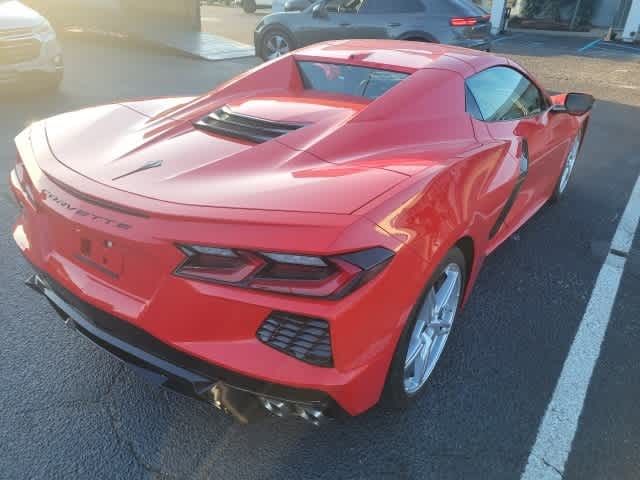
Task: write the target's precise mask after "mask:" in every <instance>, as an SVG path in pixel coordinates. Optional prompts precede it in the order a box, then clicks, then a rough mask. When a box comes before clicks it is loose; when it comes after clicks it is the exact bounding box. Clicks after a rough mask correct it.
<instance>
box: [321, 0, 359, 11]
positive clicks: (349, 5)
mask: <svg viewBox="0 0 640 480" xmlns="http://www.w3.org/2000/svg"><path fill="white" fill-rule="evenodd" d="M364 2H365V0H329V2H327V5H326V8H327V11H329V12H333V13H358V11H359V10H360V8H362V4H363V3H364Z"/></svg>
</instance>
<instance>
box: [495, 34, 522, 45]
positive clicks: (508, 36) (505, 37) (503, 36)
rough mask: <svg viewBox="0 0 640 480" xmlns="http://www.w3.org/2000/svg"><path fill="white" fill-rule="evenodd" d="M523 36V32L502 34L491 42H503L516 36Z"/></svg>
mask: <svg viewBox="0 0 640 480" xmlns="http://www.w3.org/2000/svg"><path fill="white" fill-rule="evenodd" d="M523 36H524V34H523V33H516V34H513V35H502V36H501V37H498V38H494V39H493V40H491V43H498V42H503V41H504V40H513V39H514V38H519V37H523Z"/></svg>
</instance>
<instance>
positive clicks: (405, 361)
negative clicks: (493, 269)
mask: <svg viewBox="0 0 640 480" xmlns="http://www.w3.org/2000/svg"><path fill="white" fill-rule="evenodd" d="M466 272H467V265H466V262H465V257H464V255H463V253H462V252H461V251H460V249H458V248H453V249H452V250H451V251H450V252H449V253H448V254H447V256H446V258H445V259H444V260H443V261H442V263H441V264H440V266H439V267H438V268H437V270H436V273H435V275H434V276H433V277H432V278H431V279H430V280H429V283H427V286H426V288H425V291H424V293H423V294H422V296H421V298H420V300H418V302H417V303H416V305H415V306H414V308H413V313H412V316H411V318H410V319H409V321H408V322H407V325H406V326H405V328H404V331H403V333H402V335H401V337H400V340H399V341H398V345H397V347H396V352H395V354H394V357H393V360H392V362H391V367H390V369H389V374H388V375H387V382H386V384H385V387H384V391H383V394H382V399H381V403H382V405H383V406H387V407H392V408H405V407H407V406H408V405H409V403H410V401H411V400H412V399H413V398H415V397H417V396H418V395H419V394H420V393H421V392H422V391H424V389H425V386H426V384H427V380H428V379H429V377H430V376H431V373H432V372H433V370H434V368H435V366H436V364H437V363H438V360H439V359H440V356H441V354H442V352H443V351H444V347H445V345H446V343H447V340H448V338H449V334H450V333H451V328H452V327H453V322H454V320H455V318H456V316H457V314H458V310H459V307H460V304H461V302H462V297H463V292H464V287H465V285H466V275H467V273H466Z"/></svg>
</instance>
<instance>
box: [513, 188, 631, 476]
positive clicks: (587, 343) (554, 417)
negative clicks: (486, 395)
mask: <svg viewBox="0 0 640 480" xmlns="http://www.w3.org/2000/svg"><path fill="white" fill-rule="evenodd" d="M639 221H640V177H638V180H637V181H636V184H635V187H634V189H633V191H632V193H631V198H630V199H629V203H628V204H627V207H626V208H625V211H624V214H623V215H622V218H621V220H620V223H619V224H618V228H617V230H616V233H615V235H614V237H613V240H612V242H611V249H610V252H609V254H608V255H607V258H606V260H605V262H604V264H603V265H602V269H601V270H600V273H599V274H598V278H597V280H596V284H595V287H594V288H593V292H592V293H591V298H590V299H589V303H588V305H587V309H586V311H585V314H584V316H583V317H582V321H581V322H580V326H579V327H578V332H577V333H576V336H575V338H574V340H573V343H572V345H571V349H570V350H569V354H568V356H567V359H566V360H565V363H564V366H563V367H562V373H561V374H560V378H559V379H558V383H557V385H556V388H555V390H554V392H553V396H552V397H551V401H550V402H549V405H548V406H547V411H546V412H545V415H544V418H543V419H542V423H541V424H540V428H539V429H538V435H537V437H536V441H535V443H534V445H533V449H532V450H531V453H530V454H529V459H528V461H527V465H526V467H525V470H524V472H523V474H522V477H521V480H546V479H561V478H562V475H563V474H564V467H565V463H566V461H567V458H568V457H569V453H570V452H571V444H572V443H573V439H574V437H575V434H576V430H577V428H578V421H579V419H580V415H581V413H582V408H583V406H584V400H585V397H586V395H587V390H588V388H589V383H590V381H591V376H592V374H593V370H594V368H595V365H596V363H597V361H598V357H599V356H600V348H601V346H602V342H603V340H604V336H605V333H606V331H607V326H608V325H609V319H610V317H611V311H612V309H613V306H614V303H615V299H616V295H617V293H618V287H619V286H620V280H621V278H622V274H623V271H624V266H625V264H626V261H627V255H628V254H629V252H630V250H631V244H632V242H633V238H634V236H635V233H636V231H637V229H638V222H639Z"/></svg>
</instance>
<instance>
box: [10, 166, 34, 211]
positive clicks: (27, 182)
mask: <svg viewBox="0 0 640 480" xmlns="http://www.w3.org/2000/svg"><path fill="white" fill-rule="evenodd" d="M13 171H14V172H15V174H16V178H17V179H18V183H20V186H21V187H22V190H23V191H24V193H25V194H26V195H27V198H28V199H29V202H30V203H31V205H33V206H34V207H35V205H36V202H35V196H34V194H33V187H32V185H31V179H30V178H29V174H28V173H27V169H26V168H25V166H24V163H22V158H20V155H18V159H17V160H16V166H15V168H14V170H13Z"/></svg>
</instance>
